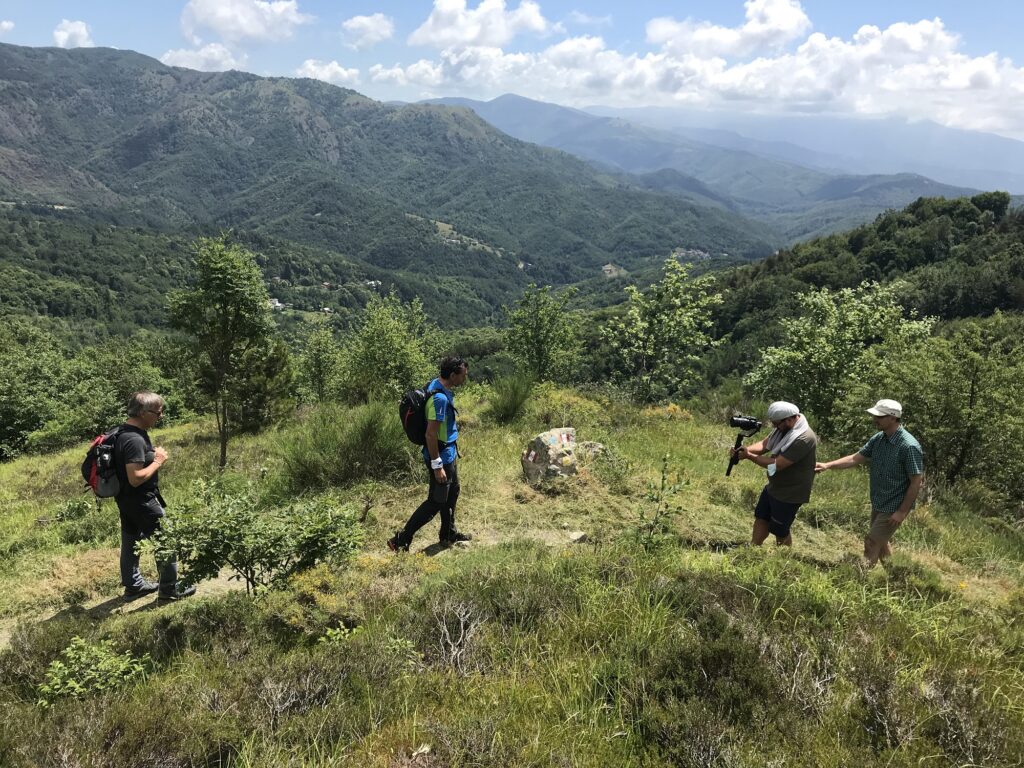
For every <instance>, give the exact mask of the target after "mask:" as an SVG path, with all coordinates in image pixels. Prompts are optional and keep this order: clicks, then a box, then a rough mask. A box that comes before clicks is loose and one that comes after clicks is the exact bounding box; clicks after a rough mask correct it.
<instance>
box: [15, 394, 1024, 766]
mask: <svg viewBox="0 0 1024 768" xmlns="http://www.w3.org/2000/svg"><path fill="white" fill-rule="evenodd" d="M493 398H494V394H493V390H492V389H491V388H489V387H487V386H483V385H475V384H471V385H469V386H468V387H466V388H465V389H464V390H463V391H461V392H460V394H459V398H458V399H459V405H460V416H461V418H462V422H463V436H462V439H461V441H460V445H461V448H462V451H463V454H464V456H463V459H462V460H461V464H460V475H461V479H462V484H463V493H462V497H461V499H460V502H459V510H458V517H459V525H460V527H461V528H463V529H464V530H467V531H469V532H471V533H472V534H473V535H474V540H473V542H472V543H471V544H470V545H469V546H466V547H461V546H460V547H455V548H450V549H441V548H440V547H438V546H437V543H436V531H437V524H436V523H432V524H430V525H428V526H427V527H426V528H424V529H423V530H422V531H421V532H420V535H419V536H418V538H417V540H416V541H415V542H414V544H413V547H412V551H411V552H410V553H409V554H407V555H405V554H400V555H395V554H392V553H390V552H389V551H388V550H387V548H386V547H385V546H384V542H385V540H386V539H387V538H388V537H389V536H390V535H391V533H392V532H393V531H394V530H395V529H396V528H398V527H399V526H401V525H402V524H403V523H404V521H405V519H406V518H407V517H408V515H409V513H410V512H411V510H412V509H413V508H414V506H415V505H416V504H417V503H418V502H419V501H420V497H421V496H422V495H423V491H424V485H425V483H424V480H425V478H423V477H421V474H422V470H421V469H420V468H419V466H418V464H417V462H416V459H415V457H414V456H413V455H412V451H411V445H410V444H408V443H407V442H403V441H404V437H403V436H401V433H397V437H396V436H395V433H394V432H393V431H391V432H389V430H388V429H386V428H385V423H386V422H385V421H384V419H385V417H387V418H388V419H390V420H392V421H393V420H394V419H393V414H391V407H390V406H388V407H387V408H383V407H382V406H381V407H376V406H373V405H371V406H362V407H360V408H350V409H337V408H331V407H322V408H319V409H317V408H313V409H308V410H305V411H303V412H301V413H300V415H298V416H296V417H294V418H293V419H292V420H290V421H287V422H285V423H283V424H281V425H280V426H278V427H275V428H273V429H269V430H266V431H264V432H262V433H260V434H258V435H250V436H239V437H238V438H236V439H235V440H233V442H232V450H231V453H230V458H229V462H228V466H227V468H226V470H225V471H224V473H223V475H222V476H221V477H220V478H219V479H218V480H217V482H219V483H222V484H224V485H225V486H229V487H231V488H234V489H240V488H245V489H248V491H249V492H250V493H252V494H255V495H256V496H258V497H259V499H260V508H261V509H264V510H272V509H274V508H275V507H276V506H279V505H282V504H287V503H292V502H294V501H295V499H296V498H300V499H302V500H306V501H310V502H314V501H315V502H321V503H323V504H325V505H328V506H330V507H336V508H338V509H346V510H349V511H350V512H351V513H352V519H354V520H356V521H358V522H357V525H358V528H359V534H360V537H361V541H362V544H361V545H360V546H359V548H358V550H357V551H356V552H354V553H352V554H349V555H348V556H347V557H344V558H339V559H334V560H327V561H325V562H323V563H320V564H318V565H315V566H313V567H311V568H308V569H304V570H301V571H299V572H297V573H296V574H294V575H292V576H290V577H289V578H288V579H287V580H286V581H284V582H282V583H278V584H276V585H275V586H273V587H272V588H268V589H260V590H257V591H256V593H255V594H254V595H251V596H250V595H247V594H246V591H245V589H244V587H243V586H242V585H241V584H240V583H239V582H238V581H237V580H235V581H232V580H230V577H231V576H232V573H231V572H230V571H227V570H225V571H223V572H222V573H221V574H220V576H219V577H218V578H217V579H215V580H214V581H210V582H202V583H200V584H199V593H198V595H197V596H196V597H194V598H191V599H189V600H186V601H182V602H179V603H174V604H170V605H162V604H157V603H156V602H151V601H148V600H146V601H139V602H135V603H131V604H130V605H126V604H123V603H122V602H121V600H120V598H119V595H120V586H119V584H118V581H119V579H118V574H117V543H118V538H117V537H118V522H117V511H116V508H115V507H114V506H113V505H112V504H111V502H109V501H107V502H103V503H102V504H101V505H100V506H99V507H98V508H97V507H96V505H95V504H94V502H93V501H92V500H91V497H89V496H85V495H83V494H82V493H81V482H80V478H79V475H78V464H79V463H80V460H81V455H82V452H83V447H81V446H80V447H78V448H75V449H73V450H68V451H65V452H63V453H54V454H50V455H45V456H27V457H22V458H19V459H17V460H15V461H13V462H9V463H6V464H3V465H0V489H2V490H0V509H2V513H0V547H2V551H3V557H2V558H0V641H2V644H3V648H2V650H0V698H2V711H3V716H2V719H0V764H2V765H4V766H11V767H12V768H20V767H21V766H50V765H65V766H123V765H132V766H261V767H262V766H266V767H270V766H310V767H313V766H336V765H337V766H341V765H353V766H355V765H358V766H381V767H382V768H383V767H385V766H389V767H390V766H431V767H439V766H850V765H878V766H945V765H951V766H1011V765H1019V764H1020V762H1021V760H1022V758H1024V664H1022V661H1024V626H1022V624H1021V618H1020V617H1021V615H1022V610H1024V533H1022V532H1021V531H1020V529H1019V528H1015V527H1013V526H1012V525H1010V524H1008V523H1006V522H1005V521H1004V520H1003V519H1001V518H998V517H987V516H985V514H986V512H988V510H985V509H983V508H977V506H976V505H972V502H971V500H970V499H969V498H968V497H967V496H966V495H965V494H963V493H959V494H957V495H956V496H953V495H949V494H943V493H941V492H939V491H935V492H931V493H928V494H926V495H927V498H926V499H925V500H924V501H923V502H922V503H919V505H918V507H917V509H916V510H915V511H914V512H913V513H912V515H911V516H910V518H909V520H908V522H907V523H906V524H905V525H904V526H903V527H902V528H901V530H900V531H899V533H898V534H897V536H896V539H895V549H896V554H895V555H894V557H893V558H892V559H891V560H890V561H889V562H888V563H887V564H886V565H885V567H877V568H875V569H873V570H869V571H868V570H865V569H864V568H863V567H862V565H861V562H860V557H859V553H860V550H861V543H862V536H863V533H864V531H865V530H866V527H867V520H868V515H869V506H868V496H867V475H866V473H865V472H862V471H860V470H855V471H848V472H837V473H829V474H827V475H824V476H822V477H821V478H819V480H818V482H817V485H816V488H815V492H814V496H813V499H812V501H811V502H810V503H809V504H808V505H805V506H804V507H803V508H802V510H801V512H800V515H799V517H798V521H797V523H796V525H795V527H794V529H793V539H794V546H793V548H792V549H791V550H790V549H786V548H776V547H775V546H773V545H772V544H771V543H770V542H771V541H772V540H773V539H772V538H770V539H769V543H767V544H766V545H765V546H764V547H761V548H751V547H750V546H749V545H747V543H746V542H747V541H748V540H749V536H750V524H751V510H752V507H753V504H754V501H755V500H756V497H757V494H758V493H759V491H760V489H761V487H762V485H763V482H764V478H763V475H762V474H761V473H760V472H758V471H755V469H754V468H753V467H752V466H751V465H750V464H748V463H745V464H742V465H740V466H739V467H738V468H737V469H735V470H734V472H733V474H732V476H731V477H730V478H726V477H725V472H724V470H725V465H726V456H727V451H728V448H729V446H730V445H731V444H732V441H733V438H734V436H735V435H734V433H733V432H732V431H730V430H729V429H728V428H727V426H726V423H725V418H724V414H726V413H727V412H728V408H729V407H730V406H736V407H739V406H741V405H744V406H745V408H744V409H745V410H752V411H753V412H754V413H755V414H756V413H757V412H758V410H757V409H758V406H757V405H753V404H750V403H746V404H740V403H733V404H730V403H726V402H724V401H722V402H719V401H718V400H713V399H711V400H704V401H700V402H690V403H684V404H680V405H674V404H670V405H667V406H655V407H648V408H643V409H641V408H640V407H638V406H635V405H631V404H628V403H625V402H620V401H617V400H616V399H614V398H611V397H609V396H607V395H606V394H602V393H601V392H600V391H599V390H571V389H560V388H556V387H553V386H551V385H544V386H542V387H539V388H538V389H536V390H534V393H533V395H532V396H531V398H530V400H529V402H528V403H527V406H526V408H525V411H524V412H523V413H522V414H521V415H520V416H519V417H518V418H517V419H516V420H514V421H513V422H512V423H511V424H507V425H503V426H499V425H498V424H497V423H496V422H495V421H494V419H493V417H492V413H494V412H495V411H494V408H493V405H492V403H491V401H492V399H493ZM375 408H376V410H374V409H375ZM361 419H362V420H364V421H366V423H368V424H371V425H372V424H373V423H374V420H378V421H380V422H381V430H380V432H381V434H382V435H383V437H382V438H381V439H380V440H379V441H377V443H375V444H374V445H372V446H370V447H368V448H366V447H365V446H363V448H365V451H364V453H363V454H361V453H360V449H359V447H358V446H357V448H356V449H354V448H353V444H352V441H353V439H354V438H353V437H352V433H353V425H354V424H357V423H360V420H361ZM566 425H569V426H573V427H575V428H576V429H577V431H578V437H579V439H580V440H594V441H598V442H601V443H602V444H603V445H605V446H606V447H607V451H606V452H605V453H604V454H602V455H600V456H598V457H596V458H594V459H590V460H587V461H584V462H582V464H581V471H580V474H579V475H578V476H577V477H575V478H572V479H569V480H567V481H566V482H564V483H562V484H556V485H552V486H549V487H544V488H541V489H534V488H531V487H530V486H528V485H527V484H526V483H525V481H524V480H523V477H522V472H521V469H520V465H519V456H520V452H521V451H522V449H523V448H524V447H525V445H526V443H527V441H528V440H529V439H530V438H531V437H532V436H533V435H535V434H537V433H538V432H540V431H543V430H545V429H548V428H551V427H559V426H566ZM871 430H872V427H871V425H870V420H869V419H868V418H867V417H865V423H864V437H865V438H866V437H867V436H869V435H870V432H871ZM388 435H390V437H389V436H388ZM356 439H359V438H358V436H357V438H356ZM155 442H156V443H158V444H162V445H164V446H165V447H166V448H167V450H168V452H169V454H170V459H169V461H168V463H167V465H166V468H165V469H164V470H163V471H162V485H163V486H164V495H165V496H166V498H167V501H168V504H169V520H170V521H171V524H172V525H173V521H174V519H175V510H176V509H182V508H184V507H186V506H188V504H189V503H190V494H193V493H194V492H195V491H194V488H195V486H194V482H195V481H196V480H197V479H200V478H205V479H208V480H209V479H213V478H217V477H218V475H219V473H218V471H217V461H218V443H217V439H216V431H215V427H214V425H213V424H212V422H209V423H208V422H203V421H199V422H194V423H186V424H178V425H171V426H168V427H167V428H164V429H158V430H156V432H155ZM353 451H354V452H353ZM364 454H365V455H367V456H372V457H373V462H372V465H371V463H370V462H367V464H366V465H365V466H363V465H361V464H360V461H359V457H360V455H364ZM666 455H667V456H668V459H667V461H665V459H664V457H665V456H666ZM838 455H839V453H838V450H837V449H835V448H833V447H832V446H830V445H828V444H825V445H822V446H821V447H820V448H819V457H821V458H835V457H836V456H838ZM352 456H355V457H356V458H355V459H351V457H352ZM338 457H349V458H346V459H345V460H344V462H340V461H339V460H338ZM385 464H386V465H387V467H388V470H387V471H386V472H384V471H381V470H380V467H381V466H384V465H385ZM663 474H664V480H665V484H664V489H665V490H662V488H663V486H662V479H663ZM578 532H583V533H584V534H586V536H585V540H584V541H583V542H581V543H573V542H572V535H573V534H577V533H578ZM143 565H144V567H147V568H149V569H152V558H151V557H149V556H148V555H147V556H144V557H143ZM140 602H141V603H142V604H140Z"/></svg>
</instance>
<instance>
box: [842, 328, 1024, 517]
mask: <svg viewBox="0 0 1024 768" xmlns="http://www.w3.org/2000/svg"><path fill="white" fill-rule="evenodd" d="M1022 331H1024V318H1021V317H1020V316H1019V315H1017V316H1015V315H1003V314H1001V313H996V314H995V315H994V316H993V317H989V318H985V319H970V320H963V321H960V322H958V323H956V324H953V325H951V326H947V327H946V328H943V329H942V332H941V333H940V335H936V336H933V337H930V338H928V339H925V340H924V341H922V342H920V343H918V344H915V345H913V346H911V347H910V348H909V349H908V348H906V347H902V346H897V347H895V348H893V347H891V346H890V345H885V344H883V345H879V346H877V347H874V348H873V349H872V350H871V351H870V352H869V353H868V355H869V357H868V361H867V362H868V365H867V366H866V369H865V371H864V372H863V373H862V374H861V375H859V376H858V377H857V378H856V380H855V381H853V382H852V383H851V385H850V388H849V392H848V394H847V395H846V396H845V398H844V400H843V401H842V402H840V403H838V404H837V408H838V414H837V418H836V433H837V436H838V437H839V438H840V440H841V442H843V443H845V445H844V448H843V450H844V451H845V450H856V449H857V448H859V447H860V446H861V445H863V443H864V441H865V438H866V432H869V431H870V429H871V426H870V424H869V423H866V415H865V414H864V408H865V407H866V405H868V404H870V403H871V402H873V401H874V400H876V399H878V398H879V397H892V398H894V399H896V400H899V401H900V402H901V403H902V404H903V421H904V423H905V424H906V426H907V428H908V429H909V430H910V431H911V432H912V433H913V434H914V436H915V437H916V438H917V439H918V440H920V441H921V445H922V446H923V447H924V454H925V469H926V473H927V475H928V479H929V482H930V483H933V484H935V485H938V486H947V487H949V486H953V485H956V484H958V483H963V482H968V483H978V484H981V485H984V486H987V488H988V489H989V493H990V496H991V497H992V498H994V499H997V500H998V503H996V504H994V505H993V508H991V509H988V510H984V511H985V512H987V513H993V514H1003V515H1006V516H1008V517H1011V518H1016V519H1020V518H1021V517H1024V507H1022V506H1021V502H1022V501H1024V465H1022V464H1021V462H1020V460H1019V458H1018V455H1017V453H1016V451H1015V450H1013V449H1012V448H1009V446H1017V445H1020V444H1021V442H1022V441H1024V414H1022V413H1021V409H1020V407H1019V403H1020V402H1021V401H1022V400H1024V354H1022V353H1024V341H1022V338H1024V335H1022ZM979 511H980V510H979Z"/></svg>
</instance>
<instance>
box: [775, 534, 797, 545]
mask: <svg viewBox="0 0 1024 768" xmlns="http://www.w3.org/2000/svg"><path fill="white" fill-rule="evenodd" d="M775 546H776V547H792V546H793V534H791V533H787V534H786V535H785V536H783V537H779V536H776V537H775Z"/></svg>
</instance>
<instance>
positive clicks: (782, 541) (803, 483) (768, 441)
mask: <svg viewBox="0 0 1024 768" xmlns="http://www.w3.org/2000/svg"><path fill="white" fill-rule="evenodd" d="M768 421H770V422H771V423H772V426H773V427H774V428H775V429H773V430H772V432H771V434H770V435H768V437H766V438H765V439H764V440H761V441H760V442H757V443H754V444H753V445H750V446H747V447H740V448H739V449H735V448H734V449H732V451H731V454H730V455H734V456H736V457H737V458H739V459H747V460H748V461H752V462H753V463H754V464H757V465H758V466H759V467H764V468H765V469H766V470H767V471H768V485H766V486H765V487H764V490H763V491H761V497H760V498H759V499H758V500H757V506H756V507H754V531H753V533H752V534H751V539H750V541H751V543H752V544H754V545H757V546H760V545H761V544H763V543H764V540H765V539H767V538H768V534H769V533H771V534H774V535H775V543H776V545H779V546H786V547H790V546H792V545H793V537H792V535H790V528H791V527H792V525H793V521H794V520H795V519H796V513H797V510H799V509H800V505H801V504H805V503H807V502H808V501H810V499H811V486H812V485H813V484H814V466H815V462H816V461H817V447H818V436H817V435H815V434H814V432H813V431H812V430H811V427H810V425H809V424H808V423H807V419H806V418H804V416H803V415H801V413H800V409H799V408H797V407H796V406H795V405H793V404H792V403H787V402H784V401H779V402H775V403H772V404H771V405H770V406H768Z"/></svg>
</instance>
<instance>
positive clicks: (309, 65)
mask: <svg viewBox="0 0 1024 768" xmlns="http://www.w3.org/2000/svg"><path fill="white" fill-rule="evenodd" d="M295 74H296V76H298V77H311V78H313V79H314V80H323V81H324V82H327V83H333V84H334V85H341V86H344V87H346V88H351V87H352V86H354V85H357V84H358V83H359V70H358V69H346V68H345V67H343V66H341V64H339V63H338V62H336V61H317V60H316V59H306V60H305V61H304V62H302V66H301V67H299V68H298V69H296V70H295Z"/></svg>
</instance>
